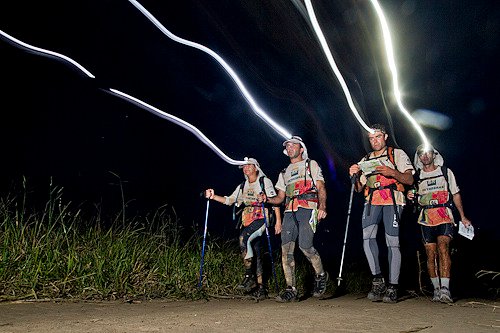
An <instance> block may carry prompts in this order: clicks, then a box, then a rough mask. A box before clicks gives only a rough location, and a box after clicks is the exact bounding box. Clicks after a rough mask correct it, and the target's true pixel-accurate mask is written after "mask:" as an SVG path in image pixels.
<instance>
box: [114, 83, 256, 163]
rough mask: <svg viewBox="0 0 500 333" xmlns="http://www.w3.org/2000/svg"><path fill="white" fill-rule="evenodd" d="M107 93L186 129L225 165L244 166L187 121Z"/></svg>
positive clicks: (129, 97) (118, 93)
mask: <svg viewBox="0 0 500 333" xmlns="http://www.w3.org/2000/svg"><path fill="white" fill-rule="evenodd" d="M109 91H111V92H112V93H114V94H116V95H118V96H120V97H122V98H124V99H125V100H127V101H129V102H133V103H135V104H138V105H139V106H141V107H143V108H144V109H146V110H147V111H149V112H151V113H153V114H155V115H157V116H159V117H161V118H163V119H167V120H169V121H171V122H173V123H174V124H177V125H179V126H181V127H183V128H185V129H187V130H188V131H190V132H191V133H193V134H194V135H195V136H196V137H197V138H198V139H200V140H201V141H202V142H203V143H204V144H206V145H207V146H208V147H209V148H210V149H212V150H213V151H214V152H215V153H216V154H217V155H218V156H219V157H220V158H222V159H223V160H224V161H226V162H227V163H229V164H232V165H244V164H246V162H245V161H238V160H233V159H232V158H230V157H228V156H227V155H226V154H224V152H223V151H222V150H220V149H219V147H217V146H216V145H215V144H214V143H213V142H212V141H210V139H209V138H207V137H206V135H205V134H203V133H202V132H201V131H200V130H199V129H198V128H196V127H195V126H193V125H192V124H190V123H188V122H187V121H185V120H182V119H181V118H179V117H176V116H174V115H171V114H169V113H166V112H164V111H162V110H160V109H158V108H156V107H154V106H152V105H150V104H147V103H146V102H143V101H141V100H140V99H138V98H136V97H133V96H130V95H128V94H126V93H124V92H121V91H119V90H116V89H112V88H110V89H109Z"/></svg>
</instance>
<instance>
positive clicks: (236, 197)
mask: <svg viewBox="0 0 500 333" xmlns="http://www.w3.org/2000/svg"><path fill="white" fill-rule="evenodd" d="M245 161H246V164H244V165H240V166H239V168H241V169H243V174H244V176H245V181H244V182H243V183H241V185H238V186H237V187H236V189H235V190H234V192H233V193H232V194H231V195H229V196H220V195H216V194H215V191H214V189H212V188H210V189H207V190H205V197H206V198H207V199H211V200H215V201H217V202H220V203H222V204H225V205H228V206H230V205H233V204H234V205H235V206H237V207H241V206H242V205H243V209H242V211H241V217H240V218H241V232H240V237H239V244H240V250H241V254H242V257H243V265H244V267H245V275H244V278H243V281H242V283H241V284H240V285H238V287H237V288H238V289H241V290H243V291H245V292H250V291H252V290H255V289H256V291H255V295H256V296H257V297H258V298H266V297H267V291H266V289H265V286H264V282H263V277H262V274H263V268H262V258H261V257H260V256H259V255H258V254H260V253H261V251H260V249H259V247H260V236H262V235H263V233H264V232H265V230H266V225H265V221H264V213H265V214H266V218H267V221H269V220H270V219H269V216H270V215H269V210H268V208H265V212H264V211H263V210H262V205H261V204H260V203H259V201H258V195H259V193H261V192H264V193H266V195H267V196H269V197H274V196H276V190H275V189H274V186H273V183H272V181H271V180H270V179H269V178H267V177H266V175H265V174H264V172H263V171H262V169H261V168H260V165H259V162H257V160H256V159H255V158H245ZM272 209H273V210H274V214H275V217H276V225H275V230H276V232H277V233H278V232H279V230H281V215H280V210H279V207H273V208H272ZM253 258H255V259H256V263H255V270H256V272H255V273H254V272H253V269H252V260H253Z"/></svg>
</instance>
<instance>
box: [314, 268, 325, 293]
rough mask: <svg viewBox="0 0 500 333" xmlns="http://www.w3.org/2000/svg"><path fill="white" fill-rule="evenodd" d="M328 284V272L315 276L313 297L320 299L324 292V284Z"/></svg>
mask: <svg viewBox="0 0 500 333" xmlns="http://www.w3.org/2000/svg"><path fill="white" fill-rule="evenodd" d="M327 282H328V272H324V273H323V274H318V275H316V278H314V292H313V296H314V297H321V295H323V294H324V293H325V291H326V283H327Z"/></svg>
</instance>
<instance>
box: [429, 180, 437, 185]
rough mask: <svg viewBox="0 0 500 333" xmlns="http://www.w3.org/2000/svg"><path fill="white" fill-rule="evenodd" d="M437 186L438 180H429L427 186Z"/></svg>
mask: <svg viewBox="0 0 500 333" xmlns="http://www.w3.org/2000/svg"><path fill="white" fill-rule="evenodd" d="M436 184H437V180H436V179H433V180H428V181H427V186H436Z"/></svg>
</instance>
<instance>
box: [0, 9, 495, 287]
mask: <svg viewBox="0 0 500 333" xmlns="http://www.w3.org/2000/svg"><path fill="white" fill-rule="evenodd" d="M141 3H142V4H143V5H144V6H145V7H146V8H147V9H148V10H149V11H150V12H152V14H153V15H155V16H156V18H157V19H158V20H159V21H160V22H162V23H163V24H164V25H165V26H166V28H167V29H169V30H170V31H171V32H172V33H174V34H176V35H177V36H179V37H182V38H185V39H188V40H192V41H195V42H198V43H200V44H203V45H205V46H207V47H209V48H211V49H212V50H214V51H216V52H218V53H219V54H220V55H221V56H222V57H223V58H224V59H225V60H226V61H227V62H228V63H229V64H230V65H231V66H233V68H234V69H235V70H236V72H237V73H239V75H240V77H241V78H242V80H243V81H244V82H245V84H246V85H247V87H248V88H249V90H250V91H251V93H252V94H253V96H254V97H255V98H256V99H257V101H258V103H259V104H260V105H261V106H262V108H263V109H265V110H267V112H268V113H269V114H270V115H271V117H272V118H273V119H275V120H276V121H277V122H279V123H281V124H282V125H283V126H284V127H285V128H287V129H288V130H289V131H290V132H292V133H293V134H296V135H300V136H301V137H302V138H303V139H304V140H305V142H306V144H307V146H308V149H309V155H310V156H311V157H312V158H314V159H316V160H317V161H318V162H319V163H320V165H321V166H322V168H323V171H324V174H325V178H326V183H327V189H328V213H329V217H328V219H327V220H326V221H325V222H324V223H322V226H321V227H320V230H319V231H318V239H317V241H318V245H317V246H318V248H319V249H320V251H322V253H324V254H325V257H327V258H328V259H325V261H327V265H328V266H329V269H330V270H331V271H332V273H333V274H337V272H338V271H337V269H338V268H337V267H338V260H339V256H340V253H341V249H342V240H343V234H344V231H345V221H346V214H347V207H348V199H349V191H350V183H349V179H348V175H347V169H348V167H349V165H351V164H352V163H354V162H356V161H358V160H359V159H360V158H361V157H362V156H363V155H364V154H366V151H367V149H368V146H367V141H366V139H365V138H364V136H363V135H364V130H363V129H362V128H361V127H360V126H359V125H358V123H357V122H356V120H355V119H354V116H353V115H352V113H351V111H350V110H349V108H348V105H347V103H346V101H345V98H344V96H343V93H342V91H341V88H340V86H339V84H338V83H337V80H336V78H335V77H334V75H333V74H332V72H331V70H330V69H329V67H328V64H327V62H326V58H325V57H324V55H323V53H322V51H321V49H320V47H319V44H318V43H317V41H316V39H315V37H314V33H313V32H312V31H311V29H310V26H309V25H308V24H307V22H306V21H305V19H304V17H303V16H301V15H300V13H299V11H298V10H297V8H296V7H295V6H294V5H293V3H292V1H285V0H275V1H243V0H242V1H240V0H224V1H222V0H219V1H200V0H198V1H197V0H183V1H176V2H170V1H151V0H148V1H143V2H141ZM313 4H314V6H315V9H316V14H317V16H318V20H319V21H320V24H321V26H322V28H323V31H324V33H325V36H326V38H327V40H328V42H329V44H330V47H331V49H332V52H333V54H334V57H335V59H336V61H337V63H338V65H339V67H340V70H341V72H342V74H343V75H344V77H345V78H346V81H347V84H348V86H349V87H350V89H351V91H352V93H353V95H354V98H355V100H356V103H357V104H358V106H359V108H360V110H361V112H362V114H363V117H364V119H365V120H366V122H367V123H369V124H373V123H377V122H381V123H384V124H386V125H387V126H388V127H389V128H390V131H391V134H392V137H393V138H395V139H396V141H397V144H399V146H400V147H401V148H403V149H404V150H405V151H406V152H407V153H408V155H410V157H411V158H413V154H414V150H415V147H416V146H417V145H418V144H419V143H420V138H419V137H418V136H417V134H416V132H415V130H414V129H413V128H412V127H411V126H410V124H409V122H408V121H407V120H406V119H405V118H404V117H403V116H402V115H401V113H400V112H399V111H398V109H397V106H396V104H395V101H394V98H393V97H392V86H391V82H392V81H391V77H390V76H389V71H388V67H387V65H386V63H387V61H386V58H385V53H384V49H383V47H382V39H381V32H380V29H379V23H378V19H377V18H376V16H375V12H374V10H373V8H372V6H371V4H370V3H369V1H341V2H339V1H324V0H322V1H314V2H313ZM381 6H382V7H383V8H384V10H385V13H386V17H387V19H388V21H389V24H390V27H391V29H392V38H393V43H394V46H395V52H396V55H395V56H396V61H397V64H398V70H399V75H400V77H399V79H400V84H401V89H402V91H403V93H404V95H403V101H404V103H405V105H406V106H407V108H408V109H409V110H410V111H412V110H416V109H430V110H434V111H436V112H439V113H441V114H444V115H446V116H448V117H450V118H451V119H452V126H451V127H450V128H448V129H446V130H437V129H434V128H424V131H425V132H426V134H427V136H428V137H429V139H430V141H431V142H432V143H433V144H434V145H435V147H436V148H437V149H438V150H439V151H440V152H441V153H442V154H443V156H444V158H445V162H446V164H447V165H448V166H449V167H450V168H451V169H452V170H453V171H454V172H455V175H456V176H457V180H458V184H459V186H460V188H461V191H462V198H463V201H464V207H465V212H466V215H467V216H468V217H469V219H471V220H472V222H473V224H474V226H475V228H476V234H477V236H476V239H475V240H473V241H471V242H470V241H467V240H465V239H463V238H461V239H457V242H456V248H457V249H458V250H460V249H462V250H461V252H460V251H458V250H457V251H458V253H459V254H460V253H468V256H467V257H464V258H463V260H462V261H461V262H462V264H461V265H462V266H460V264H456V265H455V264H454V269H455V270H459V269H460V267H465V266H467V265H468V264H469V263H470V261H473V262H474V269H476V270H477V269H500V267H499V266H500V264H499V260H498V258H497V256H496V253H498V248H497V244H498V243H497V242H498V241H499V240H500V227H499V222H498V221H497V216H496V215H498V214H497V213H496V210H495V208H494V207H495V203H496V202H497V201H498V193H497V192H498V190H497V189H496V188H497V185H496V181H495V178H496V175H497V171H496V169H497V167H496V166H497V164H495V162H496V160H498V154H499V149H498V144H497V142H498V125H499V120H500V119H499V116H498V108H499V98H498V93H499V85H498V74H499V71H498V56H499V52H498V51H499V44H498V42H499V38H498V36H499V33H500V26H499V25H500V6H499V5H498V4H497V2H496V1H486V0H480V1H450V2H445V1H410V0H407V1H381ZM0 29H2V30H3V31H5V32H6V33H8V34H11V35H13V36H14V37H16V38H18V39H20V40H22V41H24V42H26V43H30V44H32V45H34V46H38V47H42V48H46V49H49V50H52V51H56V52H59V53H62V54H64V55H66V56H69V57H71V58H73V59H75V60H76V61H77V62H79V63H80V64H82V65H83V66H84V67H86V68H87V69H89V70H90V71H91V72H92V73H94V74H95V75H96V77H97V79H95V80H91V79H88V78H86V77H85V76H83V75H82V74H81V73H80V72H79V71H77V70H75V69H74V68H73V67H71V66H69V65H67V64H65V63H63V62H61V61H58V60H55V59H51V58H47V57H41V56H39V55H36V54H33V53H30V52H26V50H22V49H20V48H18V47H15V46H13V45H12V44H11V43H8V42H7V41H6V40H4V39H0V60H1V61H0V72H1V78H2V81H3V84H2V87H3V88H2V89H1V90H0V97H1V99H0V110H1V113H0V114H1V119H0V126H1V128H0V142H1V144H0V145H1V146H0V147H1V149H2V151H3V154H2V157H3V158H2V163H1V165H2V170H1V174H0V176H1V179H0V186H1V187H0V190H1V191H2V193H3V194H4V195H5V194H7V193H17V191H19V190H20V187H21V184H22V179H23V177H25V178H26V180H27V181H26V184H27V188H28V191H29V193H30V198H31V199H32V202H33V203H36V202H37V200H38V201H40V202H42V200H45V199H46V198H47V193H48V189H49V184H50V182H51V181H52V183H53V184H55V185H58V186H62V187H64V193H65V198H66V199H67V200H69V201H72V202H74V203H75V205H76V204H78V205H81V207H84V208H85V209H87V210H88V211H89V212H90V214H92V209H95V204H99V205H100V207H101V208H102V209H103V211H104V212H107V213H108V214H110V215H112V214H114V213H116V212H118V211H119V210H120V209H121V205H122V197H121V192H120V189H121V188H122V189H123V191H124V195H125V201H126V202H127V208H126V211H127V215H128V216H142V215H145V214H147V213H148V212H151V211H154V210H155V209H157V208H158V207H159V206H161V205H164V204H167V205H168V206H169V207H173V209H175V212H176V214H177V216H178V217H179V219H180V221H181V222H182V223H183V224H184V225H186V226H192V225H194V226H195V228H197V230H199V229H200V228H201V227H202V225H203V220H204V209H205V205H206V202H205V200H203V199H201V198H200V196H199V193H200V192H201V191H202V190H203V189H205V188H207V187H214V188H215V190H216V193H218V194H221V195H224V194H230V193H231V192H232V191H233V189H234V188H235V187H236V186H237V184H239V183H240V182H241V180H242V179H243V178H242V175H241V171H240V170H239V169H238V168H237V167H236V166H232V165H229V164H227V163H225V162H224V161H223V160H221V159H220V158H219V157H218V156H217V155H215V154H214V153H213V152H212V151H211V150H210V149H209V148H207V147H206V146H205V145H204V144H203V143H201V142H200V141H199V140H198V139H197V138H196V137H195V136H193V135H192V134H191V133H189V132H187V131H186V130H184V129H182V128H180V127H178V126H177V125H175V124H172V123H170V122H169V121H166V120H163V119H160V118H158V117H156V116H154V115H152V114H150V113H148V112H147V111H145V110H143V109H140V108H138V107H137V106H135V105H132V104H129V103H127V102H125V101H123V100H121V99H118V98H116V97H114V96H112V95H110V94H107V93H105V92H104V91H103V90H100V89H99V88H108V87H111V88H116V89H119V90H121V91H124V92H126V93H128V94H130V95H133V96H135V97H137V98H139V99H142V100H143V101H145V102H147V103H149V104H151V105H153V106H156V107H158V108H159V109H161V110H163V111H165V112H169V113H171V114H173V115H176V116H178V117H180V118H182V119H184V120H186V121H188V122H190V123H192V124H193V125H195V126H197V127H198V128H199V129H200V130H201V131H202V132H203V133H204V134H205V135H206V136H207V137H208V138H210V139H211V140H212V141H213V142H214V143H215V144H216V145H218V146H219V147H220V148H221V149H222V150H223V151H224V152H225V153H226V154H227V155H229V156H230V157H231V158H234V159H238V160H241V159H243V158H244V157H245V156H249V157H256V158H257V159H258V160H259V162H260V163H261V167H262V168H263V170H264V171H265V172H266V173H267V175H268V176H269V177H270V178H271V179H272V180H273V181H275V180H276V179H277V175H278V173H279V171H280V170H281V169H282V168H283V167H285V166H286V165H287V163H288V160H287V158H286V156H284V155H283V154H282V153H281V151H282V146H281V143H282V141H283V138H282V137H281V136H280V135H278V134H276V133H275V132H274V131H273V130H272V129H270V128H269V127H268V126H267V125H266V124H265V123H264V122H263V121H261V120H260V119H259V118H258V117H257V116H256V115H255V114H253V112H252V111H251V109H250V107H249V106H248V105H247V104H246V102H245V100H244V99H243V98H242V96H241V95H240V93H239V91H238V90H237V88H236V86H235V85H234V84H233V82H232V80H231V79H230V78H229V76H228V75H226V73H225V72H224V71H223V69H222V68H221V67H220V66H219V65H218V64H217V63H216V61H215V60H213V59H212V58H211V57H210V56H208V55H207V54H205V53H203V52H201V51H199V50H196V49H193V48H189V47H187V46H184V45H181V44H179V43H176V42H174V41H172V40H170V39H168V38H167V37H166V36H165V35H163V34H162V33H161V32H160V31H159V30H158V29H157V28H156V27H155V26H154V25H153V24H152V23H150V22H149V20H147V19H146V18H145V17H144V16H143V15H142V14H141V13H140V12H139V11H138V10H136V9H135V7H133V6H132V5H131V4H130V3H129V2H127V1H111V0H100V1H69V2H68V1H50V2H40V1H15V2H14V1H10V2H9V3H8V4H6V3H3V4H2V5H1V7H0ZM385 105H386V107H385ZM495 133H497V134H495ZM392 143H394V141H392ZM116 175H118V176H119V177H117V176H116ZM120 183H121V185H122V187H121V188H120ZM211 207H212V208H211V211H210V220H209V224H210V231H211V232H212V233H215V234H221V235H223V236H225V237H233V236H234V235H235V233H236V231H235V230H234V228H233V224H232V221H231V209H230V208H228V207H224V206H222V205H217V204H213V205H211ZM361 209H362V198H361V197H360V195H356V196H355V199H354V202H353V212H352V216H351V226H350V228H351V229H350V235H351V237H350V238H349V239H350V240H349V243H348V251H347V258H346V262H347V263H348V264H349V263H354V262H356V261H357V260H361V261H362V260H364V257H363V255H362V248H361V231H360V226H359V220H360V214H361ZM413 219H414V217H413V216H411V213H410V212H409V211H407V212H406V214H405V220H406V221H405V224H403V226H402V249H403V254H404V256H405V258H404V260H406V262H407V263H408V265H407V266H406V267H409V266H412V267H410V268H411V269H413V266H414V264H413V261H414V260H415V258H414V253H415V249H419V248H420V247H421V245H420V240H419V239H420V235H419V233H418V230H417V228H416V226H415V223H414V220H413ZM351 244H352V245H351ZM381 244H382V243H381ZM327 253H328V255H327ZM464 256H465V254H464ZM459 258H460V257H457V258H456V259H459ZM454 261H455V262H457V260H454ZM459 262H460V260H459ZM403 265H404V266H405V262H404V263H403ZM404 274H405V273H403V277H404ZM410 274H411V273H408V275H410ZM412 277H413V275H412Z"/></svg>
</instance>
